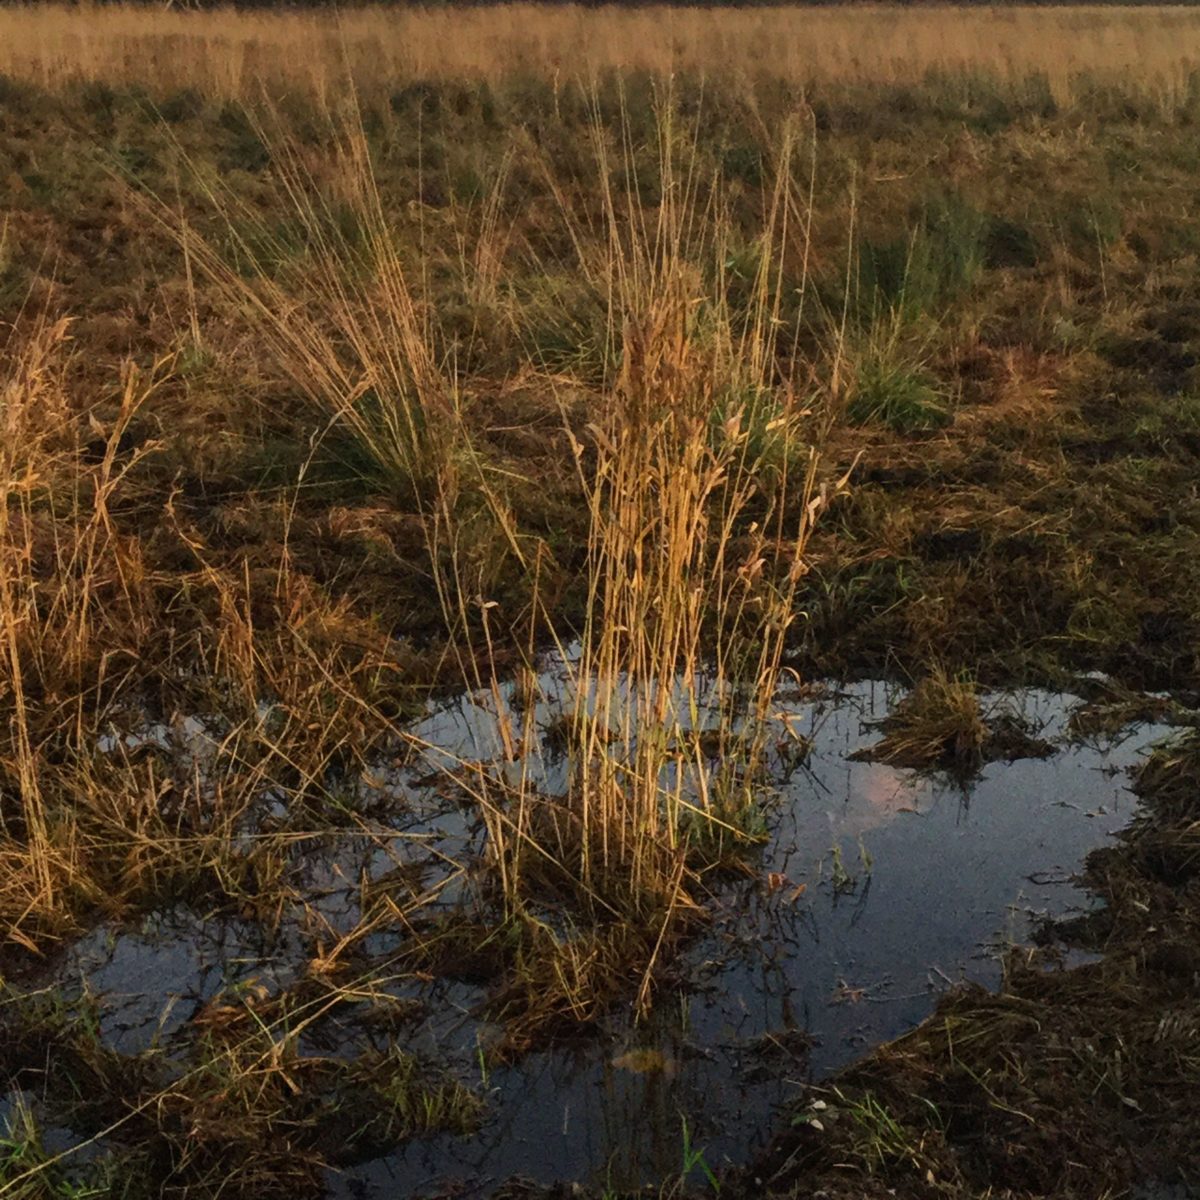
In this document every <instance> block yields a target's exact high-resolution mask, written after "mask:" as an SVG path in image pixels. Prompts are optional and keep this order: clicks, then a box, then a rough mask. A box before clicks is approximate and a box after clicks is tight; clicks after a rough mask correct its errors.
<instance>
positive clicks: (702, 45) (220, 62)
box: [0, 4, 1200, 98]
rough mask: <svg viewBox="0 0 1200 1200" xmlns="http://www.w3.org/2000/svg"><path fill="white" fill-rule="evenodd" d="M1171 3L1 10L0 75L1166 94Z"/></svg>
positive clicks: (1182, 37)
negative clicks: (954, 87)
mask: <svg viewBox="0 0 1200 1200" xmlns="http://www.w3.org/2000/svg"><path fill="white" fill-rule="evenodd" d="M1198 33H1200V13H1197V11H1196V10H1195V9H1189V8H1186V7H1161V8H1151V7H1131V8H1120V7H1115V6H1114V7H1108V6H1104V7H1086V6H1079V7H1074V6H1072V7H1061V8H1055V7H1029V8H1023V7H999V6H996V7H993V6H987V7H984V6H976V5H972V6H964V7H961V8H957V7H953V6H937V7H931V8H925V7H920V8H907V7H904V8H894V7H890V6H884V5H854V6H851V7H830V8H824V7H821V8H788V7H778V8H777V7H770V8H753V7H751V8H744V9H734V10H729V9H721V8H703V9H699V8H698V9H689V8H673V7H672V8H656V7H647V8H636V9H623V8H599V9H595V8H586V7H581V6H580V7H577V6H571V5H563V6H561V7H554V8H546V7H542V6H535V5H526V4H504V5H497V6H484V7H468V8H463V9H457V8H454V7H448V8H430V9H424V8H391V7H388V8H369V7H368V8H363V9H353V10H349V11H345V12H342V13H339V14H336V15H333V14H329V13H325V12H308V13H305V12H288V13H283V14H271V13H264V12H237V11H234V10H231V9H221V10H217V11H213V12H188V11H181V10H178V9H174V10H172V9H164V8H144V7H141V6H136V5H129V4H125V5H122V4H113V5H104V6H96V7H89V8H86V9H81V8H77V7H69V6H65V5H30V6H22V5H12V6H6V7H4V8H0V73H4V74H7V75H11V76H14V77H17V78H23V79H31V80H34V81H36V82H38V83H41V84H45V85H49V86H56V85H58V84H61V83H64V82H66V81H69V80H80V79H82V80H96V81H101V82H104V83H107V84H111V85H118V84H126V83H140V84H145V85H149V86H152V87H154V88H160V89H162V88H165V89H171V90H174V89H177V88H180V87H196V88H199V89H201V90H203V91H205V92H213V93H215V94H217V95H221V96H227V97H230V96H236V97H245V96H247V95H251V94H254V93H257V91H258V89H259V87H260V86H261V85H262V84H263V83H266V84H267V85H268V86H269V87H270V89H271V90H272V91H273V92H278V90H279V89H280V88H302V89H304V90H309V91H314V92H318V93H322V94H329V93H331V92H333V91H336V90H337V88H338V87H339V86H340V81H341V80H342V79H343V78H344V77H345V76H346V75H347V74H349V75H350V76H351V77H352V78H353V79H355V81H356V82H357V84H358V85H359V86H360V87H382V88H392V87H394V86H397V85H399V84H402V83H403V82H404V81H405V80H409V79H414V78H418V77H419V78H460V77H471V78H479V77H482V78H493V79H494V78H497V77H500V76H503V75H509V74H513V73H520V72H526V71H528V72H536V73H538V74H545V73H547V72H552V71H562V72H565V73H567V74H569V75H575V74H579V75H584V76H586V75H588V74H589V73H591V72H595V71H603V70H605V69H608V68H619V69H623V70H624V69H646V70H650V71H654V72H661V73H664V74H665V73H670V72H673V71H676V72H677V71H698V72H704V73H722V72H731V73H734V74H745V75H748V76H751V77H755V76H774V77H778V78H782V79H788V80H792V81H795V82H799V83H805V82H810V81H812V82H817V81H842V82H850V83H879V82H897V81H898V82H917V81H919V80H920V79H921V78H922V77H923V76H924V75H925V73H926V72H928V71H930V70H950V71H959V70H967V71H985V72H990V73H994V74H997V75H999V76H1001V77H1005V78H1013V77H1023V76H1028V75H1031V74H1040V75H1044V76H1045V77H1046V78H1047V79H1048V80H1049V81H1050V83H1051V85H1052V86H1053V87H1054V88H1055V91H1056V93H1057V94H1058V95H1059V97H1060V98H1065V97H1066V96H1068V95H1069V94H1070V91H1071V87H1072V82H1073V80H1074V78H1075V77H1076V76H1077V75H1079V74H1080V73H1081V72H1090V73H1095V74H1098V75H1101V76H1104V75H1108V76H1127V75H1128V74H1129V70H1130V66H1131V64H1136V66H1137V77H1138V80H1139V81H1140V83H1141V85H1142V86H1145V87H1154V88H1161V89H1166V90H1167V91H1171V90H1175V89H1179V88H1180V87H1182V86H1183V84H1184V83H1185V81H1186V77H1187V75H1188V74H1189V73H1190V72H1192V71H1193V70H1194V68H1195V65H1196V53H1195V46H1196V44H1197V41H1196V39H1197V34H1198Z"/></svg>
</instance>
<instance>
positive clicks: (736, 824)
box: [474, 99, 845, 1012]
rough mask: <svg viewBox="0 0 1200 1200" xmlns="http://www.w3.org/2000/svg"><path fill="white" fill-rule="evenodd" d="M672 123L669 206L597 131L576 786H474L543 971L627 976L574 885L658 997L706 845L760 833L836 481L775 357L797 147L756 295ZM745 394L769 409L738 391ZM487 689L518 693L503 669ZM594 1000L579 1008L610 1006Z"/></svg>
mask: <svg viewBox="0 0 1200 1200" xmlns="http://www.w3.org/2000/svg"><path fill="white" fill-rule="evenodd" d="M675 120H676V115H675V113H674V111H673V108H672V105H671V103H670V101H669V99H668V100H667V101H665V102H663V104H662V107H661V109H660V110H659V112H658V114H657V124H656V130H655V132H656V137H657V138H658V154H657V159H656V162H655V174H656V177H657V178H658V179H659V180H660V182H661V204H659V205H658V207H657V208H656V210H654V211H653V212H651V211H650V210H648V209H647V208H646V207H644V205H643V201H642V199H641V196H640V193H639V191H638V189H637V186H636V179H637V171H636V170H635V169H634V166H633V164H632V163H631V162H629V161H625V162H620V163H616V164H614V163H612V162H611V161H610V160H609V157H608V156H609V151H608V148H607V145H606V143H605V141H604V139H603V138H602V137H601V136H600V131H599V129H597V130H596V132H595V148H596V154H597V158H598V162H599V166H600V178H601V180H602V188H603V191H602V198H603V204H604V208H605V216H606V222H607V228H608V244H609V258H608V261H607V263H606V264H604V268H603V271H602V272H600V273H599V276H598V278H597V283H598V284H599V285H600V286H601V287H602V288H603V289H604V293H605V294H607V296H608V305H609V308H608V328H609V334H608V336H609V338H610V340H611V342H612V344H613V346H614V348H615V354H613V355H612V356H611V358H612V361H613V366H612V368H611V369H610V370H609V371H608V372H607V373H606V377H605V378H604V381H603V387H602V392H601V394H600V395H598V396H597V397H596V398H595V403H594V404H593V405H592V414H593V420H591V421H590V422H589V423H588V424H587V425H586V427H585V428H583V429H572V430H570V439H571V444H572V446H573V449H574V453H575V458H576V463H577V468H578V475H579V481H580V487H581V489H582V493H583V496H584V500H585V503H586V505H587V512H588V523H589V524H588V537H587V563H586V600H585V605H584V610H585V611H584V617H583V622H582V626H581V628H580V629H579V630H578V631H577V633H576V634H575V635H574V637H570V636H568V635H567V634H566V633H563V632H560V631H559V630H558V629H557V628H556V627H555V625H554V623H553V622H552V621H550V620H547V624H548V626H549V629H550V636H551V637H552V638H553V639H554V640H555V641H556V642H557V644H558V648H559V653H560V657H561V659H562V661H563V662H564V664H565V667H566V671H567V674H568V676H569V680H570V686H569V690H570V692H571V694H572V696H573V697H574V698H575V700H574V706H573V708H572V710H571V712H570V713H569V715H568V716H567V718H566V719H565V721H564V722H563V728H562V732H565V733H567V734H568V736H567V737H566V738H564V739H563V742H564V743H565V746H566V748H567V750H568V753H569V756H570V780H569V786H568V790H567V794H566V796H565V797H563V798H561V799H552V798H547V797H543V796H539V795H538V794H537V793H536V789H535V787H534V785H533V783H532V779H531V777H530V776H528V775H526V776H524V777H523V781H522V782H521V783H519V784H517V785H515V786H514V785H512V784H511V783H508V784H506V785H505V786H503V787H499V788H498V787H497V784H496V781H495V779H494V778H491V777H488V776H487V775H486V773H484V772H479V773H478V774H477V776H476V780H475V784H474V786H475V788H476V793H477V800H478V802H479V804H480V806H481V809H482V811H483V815H484V818H485V821H486V823H487V827H488V836H489V846H490V853H491V857H492V860H493V862H494V864H495V866H496V868H497V872H498V879H499V884H500V889H501V892H502V894H503V897H504V902H505V906H506V909H507V911H508V913H509V915H510V919H523V920H526V921H533V922H534V924H533V926H531V928H533V927H536V928H538V929H539V930H541V933H540V935H539V939H538V940H539V941H541V942H542V943H543V944H546V943H547V942H548V943H549V944H550V948H549V949H548V950H547V951H546V952H545V953H543V954H542V955H541V961H542V963H543V968H544V969H542V970H539V971H537V972H534V973H533V975H532V976H531V975H530V973H529V971H528V970H526V971H525V972H524V974H525V975H526V976H529V977H531V978H532V977H537V978H545V980H546V982H545V984H544V985H543V988H542V993H543V995H558V996H566V997H581V996H587V995H588V990H589V987H591V986H592V984H594V983H595V981H596V980H597V979H609V978H610V977H611V974H612V972H611V969H610V968H609V967H608V966H607V965H605V964H608V963H611V961H612V957H613V955H612V950H613V945H614V943H613V941H612V938H611V937H608V936H606V935H603V934H597V936H596V937H595V938H587V937H585V938H582V939H581V938H580V937H578V936H561V935H559V934H558V933H556V932H555V931H554V930H553V929H552V928H551V927H550V926H549V925H547V924H545V923H544V922H541V921H540V920H539V919H538V918H536V917H534V916H533V913H532V910H531V907H530V906H531V904H536V902H537V898H538V897H539V896H541V897H543V898H544V897H545V896H546V895H547V894H548V893H549V894H551V895H555V896H559V897H561V896H562V895H563V893H564V891H565V892H567V893H569V894H570V895H571V896H572V901H573V905H574V906H575V909H576V911H577V912H578V913H579V915H580V918H581V919H582V920H586V921H588V922H593V923H594V922H603V923H611V922H614V921H615V922H617V927H618V928H620V927H621V926H624V927H626V928H627V930H629V931H632V934H630V933H628V932H626V933H622V934H621V937H620V938H619V939H618V942H619V943H620V947H621V949H622V950H623V951H624V952H625V954H626V955H629V954H630V953H632V955H633V956H634V958H635V959H636V960H637V961H638V963H639V969H640V970H641V971H642V986H641V988H640V989H639V1002H640V1003H641V1004H645V1003H647V1002H648V999H649V995H650V991H651V981H652V977H653V970H654V967H655V965H656V962H657V960H658V958H659V955H660V953H661V952H662V951H663V950H664V948H665V947H666V946H667V945H669V943H670V941H671V940H672V938H673V936H674V932H673V931H674V930H675V929H676V927H677V926H678V925H679V923H680V919H681V918H682V917H683V916H684V915H685V914H687V913H690V912H694V911H695V910H696V908H697V904H698V899H697V894H696V882H697V876H696V874H695V869H696V860H697V852H698V851H700V850H701V849H703V850H704V853H705V854H711V853H712V852H713V847H714V846H715V847H717V848H721V847H723V846H725V845H726V844H727V843H728V844H739V843H740V844H742V845H744V844H746V843H747V842H748V841H750V840H752V839H753V838H754V837H755V836H757V833H758V826H757V825H756V823H755V821H754V819H753V814H754V811H755V807H756V806H755V804H754V803H753V799H752V797H753V790H754V788H755V786H756V783H757V781H758V779H759V777H760V774H761V768H762V764H763V762H764V756H765V753H766V748H767V745H768V737H769V713H770V708H771V701H772V698H773V696H774V692H775V687H776V683H777V680H778V676H779V672H780V664H781V661H782V656H783V651H784V646H785V644H786V639H787V635H788V630H789V628H790V627H791V625H792V622H793V621H794V619H795V617H796V612H797V605H796V596H797V588H798V585H799V582H800V580H801V579H802V577H803V576H804V574H805V571H806V568H807V563H806V558H805V550H806V546H807V542H808V538H809V535H810V532H811V529H812V526H813V522H814V521H815V519H816V516H817V514H818V512H819V511H820V509H821V507H822V504H823V502H824V499H825V492H823V491H819V489H818V487H817V456H816V453H815V448H814V447H813V445H812V444H811V442H809V443H805V442H804V441H802V438H801V429H802V425H801V417H800V413H799V412H798V411H796V410H797V409H798V405H796V406H795V407H793V405H794V395H795V392H794V389H793V388H792V386H791V385H790V381H789V380H788V379H786V378H782V379H781V378H780V377H779V376H778V375H777V374H776V369H777V368H776V362H777V356H776V354H775V345H776V338H777V336H778V329H779V326H780V325H781V324H782V322H781V321H780V319H779V312H780V306H781V302H782V301H781V295H780V292H781V277H780V273H779V268H778V256H779V248H780V246H781V245H782V244H783V242H784V240H785V237H786V234H787V224H788V221H789V219H790V215H791V213H792V212H793V211H794V203H793V202H794V198H793V197H791V195H790V190H789V189H790V187H791V172H790V166H789V158H790V154H791V149H792V147H791V143H790V142H788V143H787V144H785V145H784V146H783V148H782V151H781V154H780V165H779V181H778V183H777V186H776V189H775V192H774V195H773V198H772V201H771V205H770V207H769V210H768V213H767V215H766V217H765V219H764V228H763V232H762V237H761V246H760V248H759V249H760V253H759V254H758V255H757V259H756V260H757V261H758V263H759V264H760V265H759V268H758V271H757V274H756V277H755V282H754V292H753V299H752V301H751V302H749V303H743V305H742V306H740V307H739V310H738V312H736V313H735V312H734V311H733V310H731V309H730V307H729V306H728V303H727V300H726V298H725V289H724V288H723V287H721V286H717V287H716V288H713V287H712V280H714V279H719V271H718V272H713V271H706V270H705V269H704V264H705V259H706V256H708V255H711V254H713V253H715V252H716V251H717V248H718V247H721V246H723V245H724V244H725V239H724V237H723V236H721V235H722V230H721V228H720V224H719V222H714V221H713V220H712V218H711V217H707V215H706V213H705V212H704V209H703V206H702V202H701V199H700V195H699V193H698V191H697V188H698V178H699V174H698V172H696V171H695V170H693V169H692V165H691V164H690V160H689V159H688V158H687V155H688V149H687V147H688V143H687V141H686V139H685V138H684V137H682V136H681V132H680V130H679V129H678V128H677V126H676V123H675ZM681 147H682V148H681ZM680 160H682V161H680ZM706 280H708V281H709V282H708V283H707V284H706V282H705V281H706ZM739 395H742V396H744V395H753V396H756V397H763V398H765V399H763V400H762V401H761V403H762V405H763V407H753V406H751V407H748V406H747V404H745V403H734V402H733V400H732V397H734V396H739ZM768 407H769V408H770V409H771V410H773V412H774V415H773V416H771V417H769V418H764V415H763V414H764V411H765V410H766V409H767V408H768ZM564 411H565V409H564ZM715 414H719V419H718V418H717V417H716V416H715ZM776 442H779V443H782V444H783V450H782V452H777V451H778V447H777V446H776ZM768 455H770V456H771V458H772V462H771V464H770V469H767V464H766V461H765V460H766V458H767V456H768ZM797 463H799V464H800V466H799V468H798V469H797V468H796V466H795V464H797ZM844 482H845V481H842V483H841V484H840V485H838V486H844ZM547 617H548V614H547ZM568 645H569V648H568ZM479 684H480V686H481V687H483V688H484V689H490V691H491V693H492V695H493V696H495V697H496V698H497V704H498V705H499V703H500V701H499V693H500V688H499V685H498V683H497V681H495V680H494V679H493V680H492V681H491V682H490V684H489V683H487V682H486V681H483V680H480V681H479ZM530 707H531V706H528V705H527V706H526V718H525V722H524V725H523V726H522V723H521V722H520V721H516V720H514V721H511V722H509V723H507V724H506V726H505V728H506V729H509V730H511V731H512V732H511V733H506V734H505V736H504V739H503V740H504V755H505V757H506V758H508V759H510V760H516V759H518V758H519V759H521V760H522V761H527V760H528V759H529V758H531V757H532V756H533V747H532V746H531V745H530V744H529V742H528V741H527V740H524V741H523V740H522V735H521V734H520V732H519V731H520V730H521V729H522V727H523V728H524V730H525V734H524V735H523V736H524V738H525V739H528V737H530V736H536V731H535V730H534V728H533V726H532V725H531V724H530V722H529V719H528V714H529V710H530ZM527 966H528V964H527ZM589 981H590V982H589ZM606 990H607V988H604V987H601V991H606ZM526 994H528V990H527V992H526ZM593 1000H594V993H593V996H592V998H589V999H574V998H572V999H568V1000H567V1001H566V1007H567V1008H568V1009H573V1010H578V1011H586V1012H591V1011H594V1004H593ZM542 1007H544V1003H543V1005H542ZM550 1007H551V1009H554V1008H555V1005H554V1004H551V1005H550Z"/></svg>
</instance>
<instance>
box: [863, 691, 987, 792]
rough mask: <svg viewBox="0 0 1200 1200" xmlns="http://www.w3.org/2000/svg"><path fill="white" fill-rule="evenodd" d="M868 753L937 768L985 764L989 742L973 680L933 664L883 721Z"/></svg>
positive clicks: (883, 759) (964, 770) (968, 770)
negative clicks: (879, 739)
mask: <svg viewBox="0 0 1200 1200" xmlns="http://www.w3.org/2000/svg"><path fill="white" fill-rule="evenodd" d="M880 728H881V729H882V731H883V733H884V737H883V739H882V740H881V741H879V742H877V743H876V744H875V745H874V746H872V747H871V749H870V751H869V755H870V757H871V758H873V759H876V760H878V761H880V762H887V763H893V764H894V765H896V766H902V767H915V768H929V767H939V768H943V769H947V770H953V771H956V772H960V773H964V774H969V773H971V772H973V771H975V770H978V768H979V767H980V766H981V765H982V764H983V761H984V751H985V748H986V746H987V744H988V740H989V736H990V734H989V730H988V726H987V722H986V721H985V720H984V716H983V710H982V708H981V706H980V703H979V693H978V691H977V689H976V686H975V683H974V682H973V681H972V680H971V679H969V678H967V677H966V676H952V675H950V674H948V673H947V672H946V671H944V670H943V669H942V668H940V667H936V668H934V670H933V671H932V672H930V674H929V675H927V676H926V677H925V678H924V679H922V680H921V681H920V682H919V683H918V684H917V685H916V686H915V687H914V688H913V690H912V691H911V692H910V693H909V694H908V695H907V696H905V698H904V699H903V700H901V701H900V703H899V704H898V705H897V706H896V709H895V711H894V712H893V713H891V714H890V715H889V716H888V717H886V718H885V719H884V720H883V721H882V722H880Z"/></svg>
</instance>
